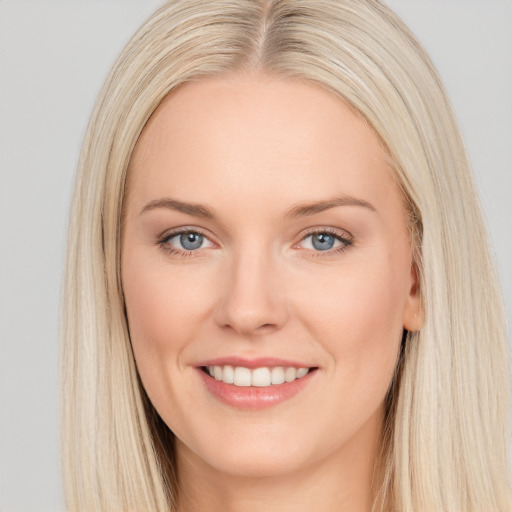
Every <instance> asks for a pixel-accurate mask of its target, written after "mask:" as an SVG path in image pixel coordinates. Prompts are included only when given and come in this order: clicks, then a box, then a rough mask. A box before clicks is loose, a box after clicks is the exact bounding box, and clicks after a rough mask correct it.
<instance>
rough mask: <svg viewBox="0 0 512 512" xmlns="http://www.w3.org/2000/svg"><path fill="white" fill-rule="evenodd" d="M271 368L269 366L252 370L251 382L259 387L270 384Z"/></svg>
mask: <svg viewBox="0 0 512 512" xmlns="http://www.w3.org/2000/svg"><path fill="white" fill-rule="evenodd" d="M271 383H272V381H271V380H270V370H269V369H268V368H256V369H255V370H253V371H252V375H251V384H252V385H253V386H258V387H259V388H262V387H265V386H270V384H271Z"/></svg>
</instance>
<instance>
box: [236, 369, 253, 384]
mask: <svg viewBox="0 0 512 512" xmlns="http://www.w3.org/2000/svg"><path fill="white" fill-rule="evenodd" d="M233 384H234V385H235V386H250V385H251V370H249V368H244V367H243V366H237V367H236V368H235V378H234V379H233Z"/></svg>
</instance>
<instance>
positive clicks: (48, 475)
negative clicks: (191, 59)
mask: <svg viewBox="0 0 512 512" xmlns="http://www.w3.org/2000/svg"><path fill="white" fill-rule="evenodd" d="M161 3H162V1H161V0H138V1H134V0H101V1H100V0H87V1H86V0H65V1H64V0H63V1H47V0H33V1H29V0H3V1H1V0H0V400H1V402H0V404H1V408H0V510H2V511H4V512H7V511H9V512H18V511H19V512H31V511H32V512H36V511H37V512H40V511H52V512H53V511H58V510H63V509H64V507H63V500H62V491H61V484H60V474H59V454H58V435H59V434H58V372H57V367H58V364H57V362H58V316H59V313H58V312H59V305H58V304H59V295H60V288H61V276H62V268H63V257H64V247H65V243H64V242H65V230H66V223H67V220H66V217H67V213H68V208H69V203H70V194H71V189H72V182H73V175H74V170H75V167H76V162H77V157H78V152H79V147H80V144H81V139H82V137H83V134H84V130H85V126H86V123H87V119H88V116H89V113H90V111H91V109H92V106H93V102H94V99H95V96H96V94H97V92H98V90H99V88H100V86H101V84H102V81H103V80H104V77H105V75H106V73H107V71H108V69H109V67H110V66H111V64H112V63H113V61H114V59H115V57H116V55H117V54H118V52H119V51H120V50H121V48H122V46H123V45H124V43H125V42H126V40H127V39H128V37H129V36H130V35H131V33H132V32H133V31H134V29H135V28H136V27H137V26H138V25H139V24H140V23H142V22H143V20H144V19H145V18H146V17H147V16H148V15H149V14H150V13H151V12H152V11H153V9H154V8H155V7H156V6H158V5H160V4H161ZM388 3H389V4H390V5H391V7H393V8H394V9H395V10H396V11H397V12H398V13H399V14H400V15H401V16H402V17H403V18H404V20H405V21H406V22H407V23H408V24H409V25H410V26H411V28H412V29H413V31H414V32H415V33H416V34H417V35H418V37H419V38H420V40H421V41H422V42H423V43H424V45H425V46H426V47H427V49H428V50H429V52H430V53H431V55H432V57H433V59H434V61H435V62H436V64H437V66H438V68H439V70H440V72H441V75H442V77H443V79H444V81H445V83H446V86H447V88H448V92H449V94H450V96H451V99H452V101H453V104H454V107H455V110H456V113H457V115H458V118H459V121H460V124H461V127H462V132H463V135H464V137H465V140H466V143H467V147H468V151H469V154H470V157H471V159H472V162H473V166H474V170H475V173H476V177H477V183H478V186H479V191H480V195H481V198H482V202H483V205H484V209H485V215H486V218H487V221H488V225H489V228H490V232H491V236H492V241H493V247H494V250H495V254H496V260H497V264H498V269H499V272H500V276H501V280H502V283H503V286H504V291H505V296H506V300H507V311H508V314H509V319H511V318H512V269H511V265H510V262H511V261H512V229H511V228H512V206H511V201H510V198H509V197H510V196H511V194H512V30H511V27H512V2H511V1H509V0H478V1H477V0H451V1H449V0H389V2H388Z"/></svg>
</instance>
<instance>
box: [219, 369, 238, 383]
mask: <svg viewBox="0 0 512 512" xmlns="http://www.w3.org/2000/svg"><path fill="white" fill-rule="evenodd" d="M222 380H223V381H224V382H225V383H226V384H233V382H234V381H235V369H234V368H233V367H232V366H229V365H226V366H224V371H223V375H222Z"/></svg>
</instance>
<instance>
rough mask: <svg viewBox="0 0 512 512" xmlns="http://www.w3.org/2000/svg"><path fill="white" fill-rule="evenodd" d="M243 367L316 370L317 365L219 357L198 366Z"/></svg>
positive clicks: (287, 361) (267, 359)
mask: <svg viewBox="0 0 512 512" xmlns="http://www.w3.org/2000/svg"><path fill="white" fill-rule="evenodd" d="M226 365H230V366H243V367H244V368H263V367H271V368H273V367H276V366H284V367H287V368H288V367H293V368H315V367H316V366H315V365H311V364H309V363H304V362H300V361H293V360H291V359H281V358H277V357H257V358H254V359H248V358H244V357H237V356H228V357H218V358H215V359H207V360H205V361H201V362H200V363H199V364H198V365H197V366H198V367H202V366H226Z"/></svg>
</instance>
